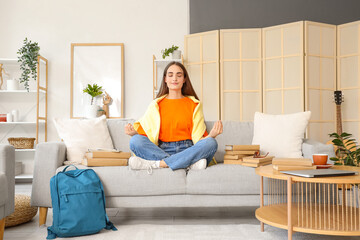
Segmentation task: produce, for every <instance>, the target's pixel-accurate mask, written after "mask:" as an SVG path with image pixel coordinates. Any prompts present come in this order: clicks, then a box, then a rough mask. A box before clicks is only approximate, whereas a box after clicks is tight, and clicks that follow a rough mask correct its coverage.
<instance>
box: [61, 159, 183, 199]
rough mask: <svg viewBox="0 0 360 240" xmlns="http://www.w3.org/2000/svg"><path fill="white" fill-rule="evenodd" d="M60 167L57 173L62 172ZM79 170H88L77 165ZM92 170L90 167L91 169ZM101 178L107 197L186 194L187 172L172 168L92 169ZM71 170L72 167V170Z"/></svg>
mask: <svg viewBox="0 0 360 240" xmlns="http://www.w3.org/2000/svg"><path fill="white" fill-rule="evenodd" d="M64 167H65V166H62V167H59V168H58V169H57V171H56V172H59V171H62V170H63V169H64ZM76 167H77V168H79V169H85V168H88V167H86V166H83V165H76ZM89 168H90V167H89ZM92 169H94V171H95V172H96V173H97V175H98V176H99V178H100V180H101V182H102V184H103V186H104V191H105V195H106V197H115V196H157V195H172V194H184V193H185V187H186V172H185V170H184V169H179V170H176V171H172V170H171V169H170V168H162V169H153V171H152V174H148V173H147V171H146V170H140V171H135V170H131V169H130V168H129V167H128V166H116V167H115V166H110V167H92ZM68 170H71V167H70V169H68Z"/></svg>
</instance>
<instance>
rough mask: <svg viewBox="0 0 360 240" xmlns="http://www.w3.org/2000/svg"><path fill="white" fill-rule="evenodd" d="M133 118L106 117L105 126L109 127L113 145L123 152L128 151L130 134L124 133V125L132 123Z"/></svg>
mask: <svg viewBox="0 0 360 240" xmlns="http://www.w3.org/2000/svg"><path fill="white" fill-rule="evenodd" d="M134 122H135V120H134V119H108V120H107V126H108V128H109V132H110V136H111V139H112V142H113V144H114V147H115V148H116V149H118V150H121V151H123V152H130V146H129V141H130V138H131V137H130V136H129V135H127V134H125V131H124V127H125V125H127V124H128V123H131V124H133V123H134Z"/></svg>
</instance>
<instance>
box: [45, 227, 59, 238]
mask: <svg viewBox="0 0 360 240" xmlns="http://www.w3.org/2000/svg"><path fill="white" fill-rule="evenodd" d="M51 229H52V227H48V228H47V233H48V235H47V237H46V239H55V238H56V237H57V235H56V234H55V233H54V232H53V231H52V230H51Z"/></svg>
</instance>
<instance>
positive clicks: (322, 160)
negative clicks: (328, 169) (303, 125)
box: [313, 154, 328, 165]
mask: <svg viewBox="0 0 360 240" xmlns="http://www.w3.org/2000/svg"><path fill="white" fill-rule="evenodd" d="M327 160H328V155H327V154H313V161H314V165H325V164H326V163H327Z"/></svg>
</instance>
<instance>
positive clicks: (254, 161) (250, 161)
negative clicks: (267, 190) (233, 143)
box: [241, 156, 274, 167]
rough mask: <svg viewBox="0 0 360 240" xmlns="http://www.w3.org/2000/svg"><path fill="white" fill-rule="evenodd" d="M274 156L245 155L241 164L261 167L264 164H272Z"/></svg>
mask: <svg viewBox="0 0 360 240" xmlns="http://www.w3.org/2000/svg"><path fill="white" fill-rule="evenodd" d="M273 158H274V157H273V156H266V157H254V156H250V157H244V158H243V162H242V164H241V165H243V166H247V167H260V166H264V165H269V164H271V162H272V160H273Z"/></svg>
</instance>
